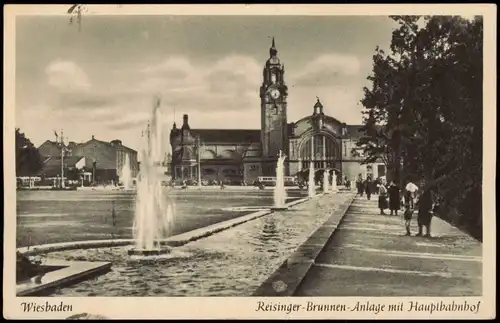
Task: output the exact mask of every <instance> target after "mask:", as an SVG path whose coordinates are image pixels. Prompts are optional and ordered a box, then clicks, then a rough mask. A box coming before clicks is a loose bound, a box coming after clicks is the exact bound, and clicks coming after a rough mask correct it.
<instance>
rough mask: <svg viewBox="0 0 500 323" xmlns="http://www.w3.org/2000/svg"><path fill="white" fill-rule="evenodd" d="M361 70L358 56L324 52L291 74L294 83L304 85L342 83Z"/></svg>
mask: <svg viewBox="0 0 500 323" xmlns="http://www.w3.org/2000/svg"><path fill="white" fill-rule="evenodd" d="M360 70H361V64H360V61H359V59H358V58H357V57H356V56H350V55H342V54H323V55H321V56H319V57H317V58H316V59H314V60H312V61H311V62H309V63H308V64H306V65H305V66H304V67H303V68H302V69H301V70H300V71H298V72H297V73H292V74H291V81H292V83H293V84H294V85H295V86H297V85H303V86H318V85H321V84H341V83H342V82H343V79H344V78H345V77H349V76H355V75H357V74H358V73H359V72H360Z"/></svg>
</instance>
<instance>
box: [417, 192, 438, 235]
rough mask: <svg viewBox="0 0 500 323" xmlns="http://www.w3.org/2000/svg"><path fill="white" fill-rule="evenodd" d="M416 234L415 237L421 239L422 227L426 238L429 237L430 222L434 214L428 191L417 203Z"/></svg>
mask: <svg viewBox="0 0 500 323" xmlns="http://www.w3.org/2000/svg"><path fill="white" fill-rule="evenodd" d="M417 204H418V217H417V223H418V233H417V236H418V237H421V236H422V235H423V230H422V229H423V227H425V228H426V230H425V231H426V234H425V236H426V237H430V236H431V228H430V227H431V220H432V216H433V213H434V209H433V204H432V193H431V191H430V190H426V191H424V192H423V193H422V195H421V196H420V198H419V200H418V202H417Z"/></svg>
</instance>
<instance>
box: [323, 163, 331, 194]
mask: <svg viewBox="0 0 500 323" xmlns="http://www.w3.org/2000/svg"><path fill="white" fill-rule="evenodd" d="M329 173H330V170H328V169H325V171H324V172H323V193H325V194H326V193H328V182H329V181H330V179H329V177H330V176H328V175H329Z"/></svg>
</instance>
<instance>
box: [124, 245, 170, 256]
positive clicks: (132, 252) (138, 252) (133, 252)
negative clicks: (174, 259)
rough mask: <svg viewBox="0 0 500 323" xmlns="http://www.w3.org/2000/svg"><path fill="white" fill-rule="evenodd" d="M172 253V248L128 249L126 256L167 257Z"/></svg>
mask: <svg viewBox="0 0 500 323" xmlns="http://www.w3.org/2000/svg"><path fill="white" fill-rule="evenodd" d="M171 252H172V248H169V247H163V248H160V249H150V250H147V249H135V248H133V249H129V250H128V251H127V254H128V255H129V256H141V257H151V256H161V255H167V254H170V253H171Z"/></svg>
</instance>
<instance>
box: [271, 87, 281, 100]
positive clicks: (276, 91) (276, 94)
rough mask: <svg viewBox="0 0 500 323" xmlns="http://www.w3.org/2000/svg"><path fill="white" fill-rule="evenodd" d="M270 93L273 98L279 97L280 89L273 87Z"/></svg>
mask: <svg viewBox="0 0 500 323" xmlns="http://www.w3.org/2000/svg"><path fill="white" fill-rule="evenodd" d="M270 94H271V98H273V99H277V98H279V97H280V91H278V90H277V89H272V90H271V93H270Z"/></svg>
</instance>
